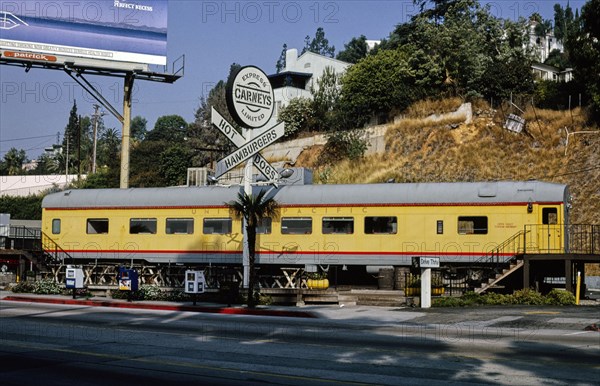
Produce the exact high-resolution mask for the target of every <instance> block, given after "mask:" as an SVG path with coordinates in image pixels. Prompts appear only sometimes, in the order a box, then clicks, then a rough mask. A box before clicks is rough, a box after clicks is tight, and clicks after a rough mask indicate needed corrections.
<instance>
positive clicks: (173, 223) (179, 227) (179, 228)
mask: <svg viewBox="0 0 600 386" xmlns="http://www.w3.org/2000/svg"><path fill="white" fill-rule="evenodd" d="M165 233H166V234H168V235H191V234H193V233H194V219H193V218H168V219H167V223H166V228H165Z"/></svg>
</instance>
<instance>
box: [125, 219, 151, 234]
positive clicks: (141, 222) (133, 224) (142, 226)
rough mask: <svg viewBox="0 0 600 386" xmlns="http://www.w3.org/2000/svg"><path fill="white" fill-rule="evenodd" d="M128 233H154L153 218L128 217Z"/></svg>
mask: <svg viewBox="0 0 600 386" xmlns="http://www.w3.org/2000/svg"><path fill="white" fill-rule="evenodd" d="M129 233H130V234H132V235H137V234H151V235H155V234H156V219H155V218H132V219H129Z"/></svg>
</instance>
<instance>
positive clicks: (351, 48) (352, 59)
mask: <svg viewBox="0 0 600 386" xmlns="http://www.w3.org/2000/svg"><path fill="white" fill-rule="evenodd" d="M368 52H369V46H368V45H367V38H366V36H365V35H360V37H358V38H352V39H351V40H350V41H349V42H348V43H346V44H344V49H343V50H342V51H340V52H338V54H337V56H336V59H338V60H341V61H344V62H347V63H356V62H358V61H359V60H361V59H362V58H364V57H365V56H367V53H368Z"/></svg>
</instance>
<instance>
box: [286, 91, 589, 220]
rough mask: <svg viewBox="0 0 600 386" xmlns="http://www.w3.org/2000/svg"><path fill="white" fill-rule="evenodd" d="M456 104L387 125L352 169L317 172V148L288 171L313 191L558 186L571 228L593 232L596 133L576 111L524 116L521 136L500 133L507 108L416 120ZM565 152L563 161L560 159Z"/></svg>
mask: <svg viewBox="0 0 600 386" xmlns="http://www.w3.org/2000/svg"><path fill="white" fill-rule="evenodd" d="M458 105H460V101H457V100H447V101H443V102H439V103H432V102H420V103H418V104H416V105H414V106H412V107H411V108H410V109H409V110H408V113H407V114H406V116H405V117H404V118H403V119H402V120H400V121H398V122H397V123H394V124H390V125H389V127H388V129H387V133H386V136H385V152H383V153H379V154H372V155H367V156H365V157H364V158H363V159H361V160H358V161H349V160H344V161H341V162H338V163H336V164H332V165H318V164H317V163H316V160H317V158H318V154H319V152H320V151H321V149H322V147H318V146H316V147H313V148H311V149H307V150H306V151H305V152H304V153H303V154H302V155H301V156H300V157H299V158H298V161H297V162H296V165H295V166H305V167H311V168H313V169H314V170H315V180H316V181H315V182H316V183H319V182H321V183H323V182H325V183H375V182H385V181H388V180H390V179H394V180H395V181H396V182H452V181H454V182H461V181H494V180H529V179H537V180H543V181H548V182H557V183H565V184H568V185H569V187H570V191H571V195H572V197H573V201H572V204H573V208H572V212H571V216H572V217H571V221H572V223H580V224H586V223H595V224H598V223H600V221H599V220H598V214H600V131H599V132H598V133H593V134H580V135H572V136H570V137H569V140H568V146H567V147H566V145H567V132H566V130H565V128H567V129H568V130H569V132H574V131H589V130H598V128H596V127H587V126H586V125H585V117H584V115H583V113H582V112H581V111H580V110H579V109H574V110H572V111H571V112H569V111H553V110H540V109H533V108H531V107H530V108H528V109H527V110H526V111H525V114H523V115H522V116H523V118H525V119H526V121H527V124H526V132H523V133H520V134H517V133H513V132H510V131H508V130H506V129H504V128H503V125H504V122H505V119H506V116H507V114H508V113H509V112H511V111H510V110H509V109H508V108H504V109H497V110H493V109H490V108H489V106H488V105H486V104H485V103H479V104H475V105H474V106H473V120H472V122H471V123H469V124H464V123H462V124H459V123H456V122H448V121H442V122H437V123H431V122H430V121H429V120H426V119H424V118H425V117H426V116H428V115H430V114H432V113H443V112H449V111H453V110H455V109H456V107H457V106H458ZM565 152H566V154H565Z"/></svg>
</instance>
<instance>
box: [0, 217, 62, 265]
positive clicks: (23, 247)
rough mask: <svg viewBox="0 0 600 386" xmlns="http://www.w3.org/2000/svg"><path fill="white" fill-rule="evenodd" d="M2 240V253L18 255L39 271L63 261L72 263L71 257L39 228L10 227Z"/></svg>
mask: <svg viewBox="0 0 600 386" xmlns="http://www.w3.org/2000/svg"><path fill="white" fill-rule="evenodd" d="M2 239H3V240H2V243H0V244H1V245H2V249H3V253H5V254H11V255H20V256H22V257H24V258H25V259H26V260H28V261H30V262H31V263H32V264H33V265H35V266H37V267H38V269H40V270H47V269H48V265H52V264H58V263H64V262H65V260H66V261H72V257H71V255H69V254H68V253H67V252H66V251H65V250H63V249H62V248H61V247H60V246H59V245H58V244H57V243H56V242H55V241H54V240H53V239H52V238H51V237H49V236H48V235H46V234H45V233H44V232H42V231H41V230H40V229H39V228H29V227H25V226H10V230H9V232H8V234H7V236H6V237H3V238H2Z"/></svg>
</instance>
